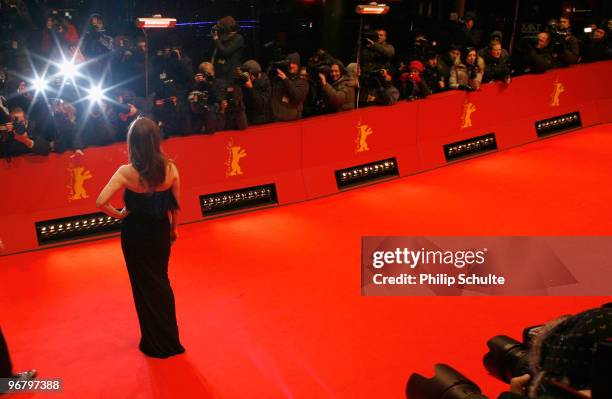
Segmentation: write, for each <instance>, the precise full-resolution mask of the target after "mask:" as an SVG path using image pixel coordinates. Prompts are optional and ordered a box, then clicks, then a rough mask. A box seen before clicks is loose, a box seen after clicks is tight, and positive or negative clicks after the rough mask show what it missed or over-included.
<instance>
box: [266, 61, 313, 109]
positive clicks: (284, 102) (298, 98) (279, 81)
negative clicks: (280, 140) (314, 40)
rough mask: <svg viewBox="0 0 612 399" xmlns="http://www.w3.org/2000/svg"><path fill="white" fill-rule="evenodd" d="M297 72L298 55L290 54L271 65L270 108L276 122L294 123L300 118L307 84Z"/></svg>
mask: <svg viewBox="0 0 612 399" xmlns="http://www.w3.org/2000/svg"><path fill="white" fill-rule="evenodd" d="M299 71H300V55H299V54H298V53H291V54H289V55H288V56H287V59H286V60H285V61H282V62H279V63H273V64H271V69H270V76H271V78H272V79H273V82H272V98H271V108H272V118H273V119H274V120H276V121H294V120H297V119H300V118H301V117H302V110H303V109H304V101H305V100H306V96H307V95H308V82H307V81H306V80H305V79H303V78H302V77H300V75H299Z"/></svg>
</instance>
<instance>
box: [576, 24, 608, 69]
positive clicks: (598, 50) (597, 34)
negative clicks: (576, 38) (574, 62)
mask: <svg viewBox="0 0 612 399" xmlns="http://www.w3.org/2000/svg"><path fill="white" fill-rule="evenodd" d="M610 58H612V48H611V47H610V43H609V40H607V38H606V31H605V30H604V29H602V28H597V29H595V31H594V32H593V36H591V37H589V38H587V39H585V40H584V41H583V43H582V62H595V61H603V60H609V59H610Z"/></svg>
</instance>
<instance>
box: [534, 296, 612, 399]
mask: <svg viewBox="0 0 612 399" xmlns="http://www.w3.org/2000/svg"><path fill="white" fill-rule="evenodd" d="M611 337H612V308H611V307H602V308H597V309H589V310H587V311H584V312H582V313H579V314H577V315H575V316H569V317H568V316H564V317H562V318H560V319H557V320H555V321H553V322H551V323H549V324H547V325H546V326H545V327H544V329H543V331H542V332H541V333H540V334H539V335H538V336H537V337H536V338H535V340H534V342H533V347H532V352H531V359H530V360H531V367H532V369H533V371H534V372H535V375H536V379H535V381H534V385H535V386H534V387H533V389H532V394H533V393H535V392H534V391H535V389H536V388H537V385H538V384H539V383H540V382H541V381H542V379H543V378H544V377H545V376H546V377H552V378H554V379H559V380H561V379H566V380H567V382H568V383H569V385H570V386H571V387H572V388H574V389H576V390H581V389H587V388H590V386H591V382H592V381H591V376H592V373H593V354H594V353H595V351H596V350H597V346H598V344H599V343H600V342H601V341H603V340H605V339H606V338H611Z"/></svg>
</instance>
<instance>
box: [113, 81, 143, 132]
mask: <svg viewBox="0 0 612 399" xmlns="http://www.w3.org/2000/svg"><path fill="white" fill-rule="evenodd" d="M115 101H116V102H115V103H113V104H112V105H111V108H112V112H111V115H112V116H111V117H112V119H111V122H112V124H113V130H114V133H115V137H114V140H115V141H125V140H126V135H127V131H128V128H129V127H130V125H131V124H132V122H134V121H135V120H136V118H138V117H139V116H141V115H143V114H144V100H143V99H141V98H137V97H136V95H135V94H134V92H133V91H131V90H127V89H120V90H119V91H118V92H117V93H116V96H115Z"/></svg>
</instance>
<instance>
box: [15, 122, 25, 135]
mask: <svg viewBox="0 0 612 399" xmlns="http://www.w3.org/2000/svg"><path fill="white" fill-rule="evenodd" d="M13 131H14V132H15V134H25V133H26V131H27V128H26V125H25V123H23V122H20V121H19V120H18V119H14V120H13Z"/></svg>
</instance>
